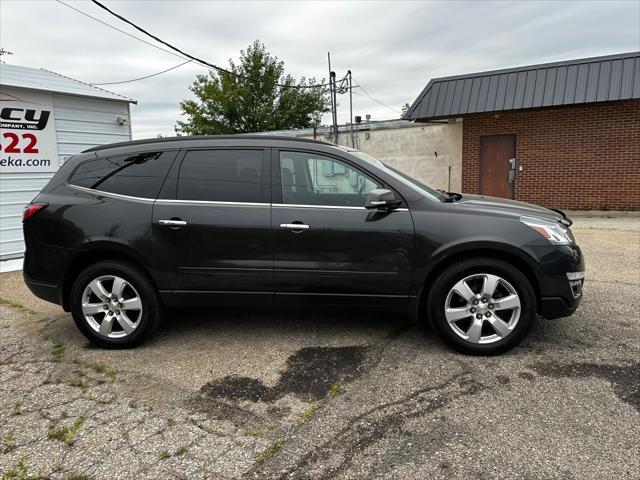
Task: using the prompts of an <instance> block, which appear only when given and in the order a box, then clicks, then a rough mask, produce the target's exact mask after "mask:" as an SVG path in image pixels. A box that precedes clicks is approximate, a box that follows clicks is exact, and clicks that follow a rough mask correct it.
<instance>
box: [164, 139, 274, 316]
mask: <svg viewBox="0 0 640 480" xmlns="http://www.w3.org/2000/svg"><path fill="white" fill-rule="evenodd" d="M174 167H175V168H172V170H171V172H169V176H168V178H167V181H166V182H165V185H164V187H163V190H162V192H161V194H160V198H158V200H157V201H156V203H155V207H154V212H153V232H154V233H153V235H154V243H155V245H156V249H157V252H158V253H157V255H156V257H159V258H160V261H164V262H166V263H167V264H168V265H169V268H170V269H171V270H172V272H171V276H172V278H173V289H172V290H173V292H172V293H171V294H170V297H172V298H167V299H165V301H167V302H168V303H171V300H174V301H176V302H177V303H180V304H187V305H189V304H193V305H198V304H200V305H206V304H211V303H216V302H220V301H222V302H225V301H238V300H240V301H242V302H245V301H249V302H250V301H258V302H269V303H270V302H272V301H273V258H272V256H271V244H270V241H271V231H270V228H271V225H270V209H271V206H270V196H271V191H270V189H271V171H270V159H269V156H268V150H265V149H263V148H234V147H225V148H205V149H189V150H186V151H185V152H184V153H183V156H182V158H181V160H180V161H178V162H176V165H174ZM166 293H168V292H165V297H166Z"/></svg>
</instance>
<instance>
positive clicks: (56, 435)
mask: <svg viewBox="0 0 640 480" xmlns="http://www.w3.org/2000/svg"><path fill="white" fill-rule="evenodd" d="M84 421H85V418H84V417H80V418H78V419H77V420H76V421H75V422H74V424H73V426H72V427H61V428H57V429H55V430H50V431H49V433H48V434H47V437H48V438H49V440H52V439H55V440H59V441H61V442H63V443H66V444H67V445H73V444H74V443H75V441H76V435H77V434H78V431H79V430H80V428H81V427H82V425H83V424H84Z"/></svg>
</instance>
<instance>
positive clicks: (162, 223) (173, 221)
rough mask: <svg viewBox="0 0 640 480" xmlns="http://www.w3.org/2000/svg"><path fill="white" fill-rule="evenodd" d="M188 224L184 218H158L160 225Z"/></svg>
mask: <svg viewBox="0 0 640 480" xmlns="http://www.w3.org/2000/svg"><path fill="white" fill-rule="evenodd" d="M186 224H187V222H185V221H184V220H177V219H173V218H172V219H171V220H158V225H167V226H168V227H184V226H185V225H186Z"/></svg>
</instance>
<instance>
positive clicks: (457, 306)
mask: <svg viewBox="0 0 640 480" xmlns="http://www.w3.org/2000/svg"><path fill="white" fill-rule="evenodd" d="M520 312H521V304H520V296H519V295H518V292H517V291H516V289H515V288H513V286H512V285H511V284H510V283H509V282H508V281H506V280H505V279H504V278H501V277H499V276H497V275H493V274H489V273H478V274H474V275H469V276H468V277H465V278H463V279H462V280H460V281H459V282H457V283H456V284H455V285H454V286H453V287H452V288H451V290H450V291H449V294H448V295H447V299H446V301H445V306H444V313H445V318H446V319H447V324H448V325H449V327H450V328H451V330H453V332H454V333H456V335H458V336H459V337H461V338H463V339H464V340H466V341H468V342H471V343H476V344H488V343H494V342H497V341H499V340H502V339H504V338H506V337H507V336H509V335H510V334H511V333H512V332H513V330H514V328H515V326H516V325H517V323H518V320H519V319H520Z"/></svg>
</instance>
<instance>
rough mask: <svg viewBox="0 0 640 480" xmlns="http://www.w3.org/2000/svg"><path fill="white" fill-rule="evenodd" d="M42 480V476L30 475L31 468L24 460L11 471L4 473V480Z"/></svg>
mask: <svg viewBox="0 0 640 480" xmlns="http://www.w3.org/2000/svg"><path fill="white" fill-rule="evenodd" d="M15 479H17V480H42V479H43V477H42V476H41V475H29V467H28V466H27V464H26V463H24V460H19V461H18V463H16V464H15V465H14V466H13V467H11V468H10V469H9V470H5V471H4V472H3V473H2V480H15Z"/></svg>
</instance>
